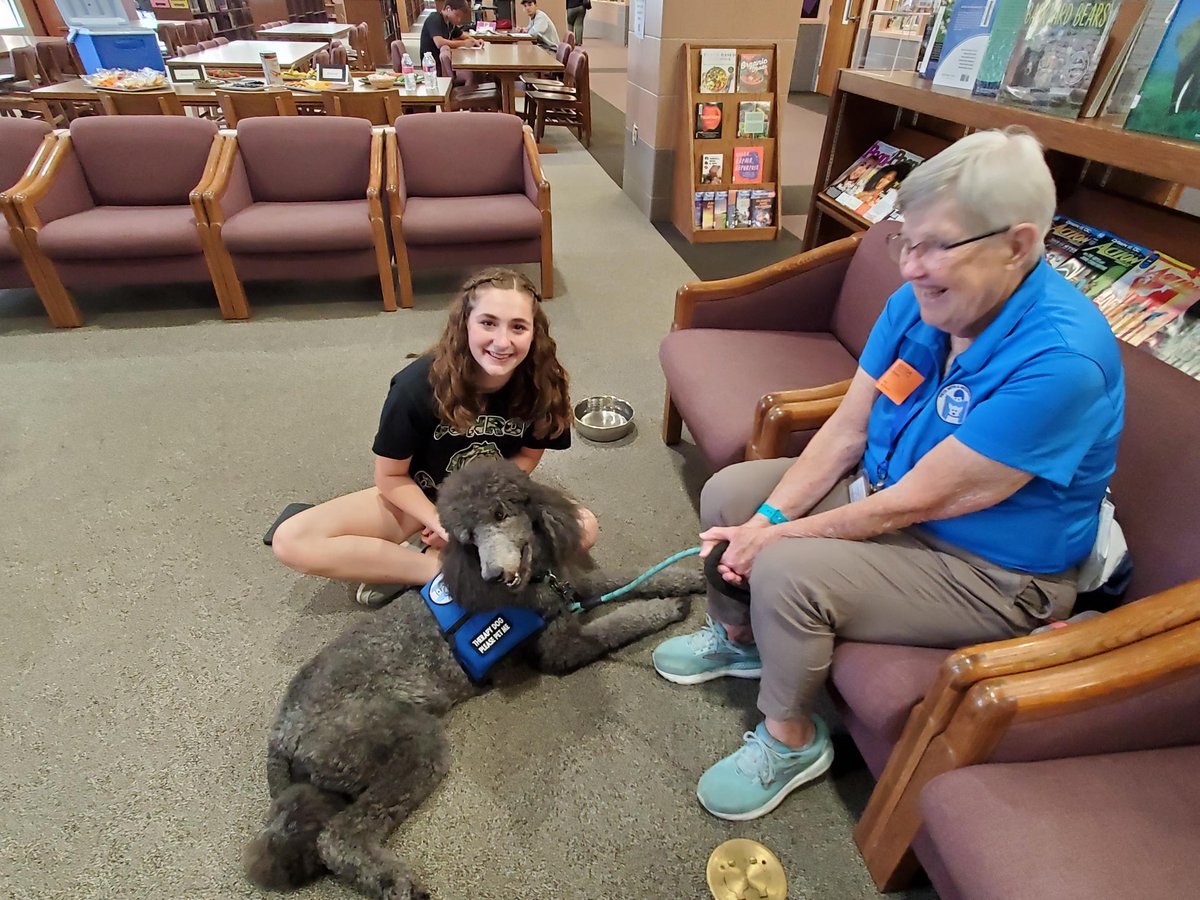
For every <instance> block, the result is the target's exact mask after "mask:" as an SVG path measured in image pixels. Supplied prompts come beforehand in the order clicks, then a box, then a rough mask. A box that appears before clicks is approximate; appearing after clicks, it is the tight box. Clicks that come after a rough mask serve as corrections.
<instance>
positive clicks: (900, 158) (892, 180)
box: [854, 150, 925, 222]
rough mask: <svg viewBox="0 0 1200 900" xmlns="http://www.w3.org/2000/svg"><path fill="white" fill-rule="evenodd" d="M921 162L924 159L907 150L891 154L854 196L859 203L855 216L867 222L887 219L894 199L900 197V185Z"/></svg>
mask: <svg viewBox="0 0 1200 900" xmlns="http://www.w3.org/2000/svg"><path fill="white" fill-rule="evenodd" d="M923 162H925V159H924V157H921V156H917V155H916V154H915V153H909V152H908V151H907V150H897V151H896V152H895V153H893V154H892V156H891V158H890V159H888V161H887V162H886V163H885V164H884V165H882V166H880V168H879V169H878V170H877V171H876V172H875V174H874V175H872V176H871V177H870V178H868V179H867V181H866V183H865V184H864V185H863V189H862V190H861V191H860V192H859V193H858V194H857V195H855V196H856V198H857V199H858V200H860V201H861V202H860V204H859V206H858V208H857V209H855V210H854V212H855V214H856V215H859V216H862V217H863V218H864V219H866V220H867V221H868V222H882V221H883V220H884V219H886V218H888V217H889V216H890V215H891V213H892V210H893V209H895V207H896V199H897V198H898V197H899V196H900V183H901V182H902V181H903V180H904V179H905V178H907V177H908V173H909V172H911V171H912V170H913V169H915V168H916V167H917V166H919V165H920V164H921V163H923Z"/></svg>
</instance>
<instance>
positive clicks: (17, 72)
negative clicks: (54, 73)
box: [11, 47, 50, 93]
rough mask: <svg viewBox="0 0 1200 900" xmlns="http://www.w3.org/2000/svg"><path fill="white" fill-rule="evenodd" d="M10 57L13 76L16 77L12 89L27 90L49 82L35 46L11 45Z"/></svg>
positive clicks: (19, 91)
mask: <svg viewBox="0 0 1200 900" xmlns="http://www.w3.org/2000/svg"><path fill="white" fill-rule="evenodd" d="M11 59H12V71H13V76H14V77H15V78H16V81H15V82H14V84H13V90H15V91H17V92H18V93H21V92H27V91H32V90H33V89H34V88H39V87H44V86H45V85H47V84H49V83H50V78H49V76H47V75H46V70H45V69H43V68H42V62H41V60H40V59H38V54H37V50H36V49H35V48H33V47H13V49H12V51H11Z"/></svg>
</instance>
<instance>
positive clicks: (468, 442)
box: [371, 356, 571, 498]
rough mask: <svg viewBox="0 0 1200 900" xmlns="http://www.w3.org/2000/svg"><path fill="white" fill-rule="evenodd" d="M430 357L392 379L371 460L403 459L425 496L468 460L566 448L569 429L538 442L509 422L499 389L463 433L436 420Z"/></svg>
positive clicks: (521, 424)
mask: <svg viewBox="0 0 1200 900" xmlns="http://www.w3.org/2000/svg"><path fill="white" fill-rule="evenodd" d="M432 366H433V357H432V356H422V357H421V358H420V359H416V360H413V362H412V363H410V364H409V365H408V366H407V367H405V368H404V369H402V370H401V371H399V372H397V373H396V374H395V376H394V377H393V378H392V386H391V389H390V390H389V391H388V396H387V400H386V401H385V402H384V404H383V413H382V414H381V415H380V417H379V432H378V433H377V434H376V435H375V444H374V446H373V447H372V448H371V449H372V451H373V452H374V453H375V455H376V456H383V457H386V458H388V459H408V458H409V457H411V458H412V461H411V462H410V463H409V467H408V473H409V475H410V476H411V477H412V479H413V481H415V482H416V483H417V484H419V485H420V486H421V489H422V490H423V491H425V493H426V494H427V495H428V496H429V497H431V498H432V497H434V496H435V495H436V493H437V486H438V485H440V484H441V483H442V481H443V480H444V479H445V477H446V476H447V475H449V474H450V473H451V472H454V471H456V470H458V469H461V468H462V467H463V466H464V465H466V464H467V463H468V462H470V461H471V460H473V459H477V458H480V457H502V458H504V459H511V458H512V457H514V456H516V455H517V454H518V453H519V452H520V451H521V450H522V449H523V448H525V447H529V448H530V449H534V450H543V449H544V450H566V449H567V448H568V447H570V446H571V430H570V429H567V430H566V431H564V432H563V433H562V434H560V435H559V436H558V437H553V438H547V439H545V440H541V439H539V438H536V437H534V436H533V433H532V431H531V430H530V428H529V424H528V423H527V422H525V421H524V420H523V419H510V418H509V417H508V415H507V413H508V403H509V393H510V392H509V389H508V388H507V387H504V388H501V389H500V390H498V391H496V392H495V393H494V394H492V395H491V396H490V397H488V404H487V408H486V410H485V411H484V413H483V415H481V416H479V417H478V418H476V419H475V424H474V425H473V426H472V427H471V428H470V429H469V431H468V432H467V434H461V433H460V432H458V431H457V430H456V429H455V428H454V427H453V426H451V425H447V424H445V423H444V422H442V421H441V420H440V419H438V415H437V412H436V409H435V406H434V402H433V387H432V385H430V383H429V370H430V368H431V367H432Z"/></svg>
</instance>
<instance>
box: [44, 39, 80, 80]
mask: <svg viewBox="0 0 1200 900" xmlns="http://www.w3.org/2000/svg"><path fill="white" fill-rule="evenodd" d="M37 55H38V61H39V62H40V63H41V65H42V71H43V72H44V73H45V74H46V79H47V81H48V82H49V83H50V84H61V83H62V82H64V81H70V80H71V79H72V78H81V77H83V75H84V71H83V63H81V62H80V60H79V56H78V54H76V52H75V48H74V47H73V46H72V45H71V44H69V43H68V42H67V41H66V39H65V38H64V39H62V40H57V41H42V42H41V43H39V44H38V45H37Z"/></svg>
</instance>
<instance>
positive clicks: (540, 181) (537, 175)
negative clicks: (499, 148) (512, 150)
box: [521, 125, 550, 213]
mask: <svg viewBox="0 0 1200 900" xmlns="http://www.w3.org/2000/svg"><path fill="white" fill-rule="evenodd" d="M521 132H522V138H523V140H524V143H525V158H526V159H527V160H529V173H530V175H532V176H533V183H534V184H535V185H536V186H537V206H538V209H540V210H541V211H542V212H543V213H548V212H549V211H550V182H549V181H547V180H546V176H545V174H544V173H543V172H542V155H541V153H540V152H538V146H537V139H536V138H535V137H534V136H533V129H532V128H530V127H529V126H528V125H524V126H522V128H521ZM529 199H530V200H532V199H533V198H532V197H530V198H529Z"/></svg>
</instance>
